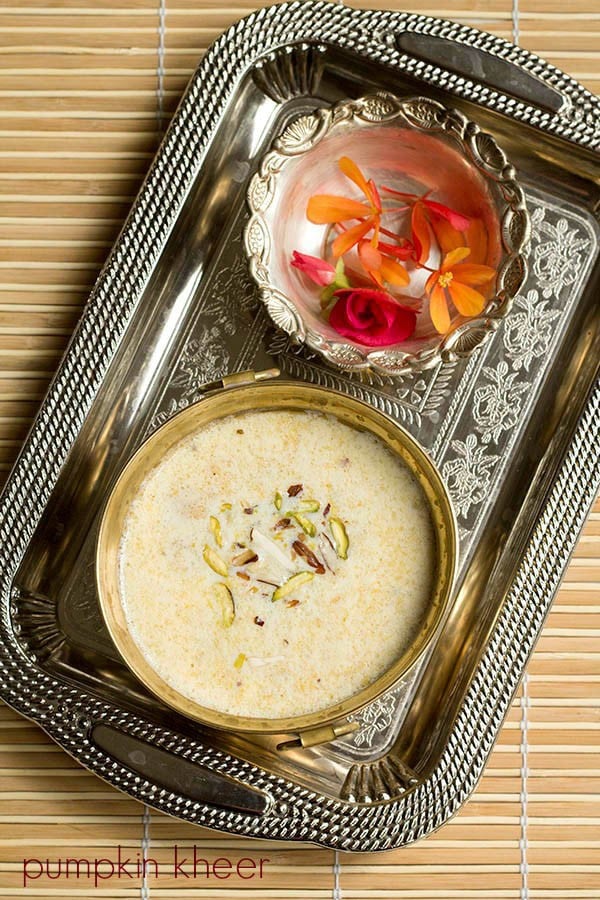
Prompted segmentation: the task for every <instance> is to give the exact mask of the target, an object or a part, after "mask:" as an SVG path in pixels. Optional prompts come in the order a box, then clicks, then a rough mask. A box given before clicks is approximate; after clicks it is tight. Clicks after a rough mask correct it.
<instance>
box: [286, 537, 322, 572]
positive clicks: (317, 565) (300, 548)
mask: <svg viewBox="0 0 600 900" xmlns="http://www.w3.org/2000/svg"><path fill="white" fill-rule="evenodd" d="M292 548H293V549H294V550H295V551H296V553H297V554H298V556H303V557H304V559H305V560H306V562H307V563H308V565H309V566H311V568H313V569H314V570H315V571H316V573H317V575H324V574H325V566H324V565H323V563H322V562H321V561H320V560H319V559H318V558H317V557H316V556H315V554H314V553H313V552H312V550H311V549H310V547H307V546H306V544H303V543H302V541H294V543H293V544H292Z"/></svg>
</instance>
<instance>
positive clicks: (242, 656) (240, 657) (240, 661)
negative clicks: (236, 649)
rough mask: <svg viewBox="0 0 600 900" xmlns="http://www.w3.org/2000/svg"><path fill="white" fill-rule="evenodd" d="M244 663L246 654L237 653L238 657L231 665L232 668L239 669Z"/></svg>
mask: <svg viewBox="0 0 600 900" xmlns="http://www.w3.org/2000/svg"><path fill="white" fill-rule="evenodd" d="M245 662H246V654H245V653H238V655H237V656H236V658H235V662H234V664H233V665H234V668H236V669H241V668H242V666H243V665H244V663H245Z"/></svg>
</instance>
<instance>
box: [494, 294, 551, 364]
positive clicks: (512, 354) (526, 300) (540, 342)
mask: <svg viewBox="0 0 600 900" xmlns="http://www.w3.org/2000/svg"><path fill="white" fill-rule="evenodd" d="M548 307H549V301H548V300H542V299H541V298H540V297H539V295H538V292H537V291H536V290H531V291H527V295H526V296H525V297H523V296H521V295H518V296H517V297H516V298H515V307H514V310H513V312H512V313H511V315H510V316H509V317H508V319H507V320H506V323H505V328H504V345H505V347H506V355H507V357H508V359H510V361H511V364H512V368H513V369H516V370H519V369H521V368H523V369H525V371H526V372H529V367H530V365H531V363H532V362H533V360H534V359H537V358H538V357H540V356H544V354H545V353H547V352H548V348H549V346H550V341H551V340H552V334H553V330H552V323H553V322H554V320H555V319H557V318H558V317H559V316H560V310H559V309H549V308H548Z"/></svg>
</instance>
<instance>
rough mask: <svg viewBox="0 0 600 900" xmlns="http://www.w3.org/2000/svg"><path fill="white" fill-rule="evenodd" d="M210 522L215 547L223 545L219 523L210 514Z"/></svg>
mask: <svg viewBox="0 0 600 900" xmlns="http://www.w3.org/2000/svg"><path fill="white" fill-rule="evenodd" d="M209 522H210V530H211V531H212V533H213V536H214V539H215V543H216V545H217V547H222V546H223V535H222V533H221V523H220V522H219V520H218V519H217V517H216V516H211V517H210V519H209Z"/></svg>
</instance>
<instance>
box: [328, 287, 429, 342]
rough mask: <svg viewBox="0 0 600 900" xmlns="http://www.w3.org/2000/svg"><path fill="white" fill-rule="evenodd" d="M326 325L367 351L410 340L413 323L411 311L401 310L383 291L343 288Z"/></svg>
mask: <svg viewBox="0 0 600 900" xmlns="http://www.w3.org/2000/svg"><path fill="white" fill-rule="evenodd" d="M334 296H336V297H337V298H338V300H337V302H336V304H335V306H334V307H333V309H332V310H331V313H330V315H329V323H330V325H331V326H332V327H333V328H335V330H336V331H337V332H338V334H341V335H343V337H347V338H350V340H352V341H356V343H357V344H364V345H365V346H367V347H387V346H390V345H392V344H399V343H401V342H402V341H405V340H406V339H407V338H409V337H411V335H412V334H413V332H414V330H415V326H416V322H417V313H416V310H415V309H410V308H409V307H407V306H402V304H400V303H398V302H397V301H396V300H394V298H393V297H391V296H390V295H389V294H385V293H384V292H383V291H376V290H372V289H371V288H344V289H342V290H340V291H336V292H335V295H334Z"/></svg>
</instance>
